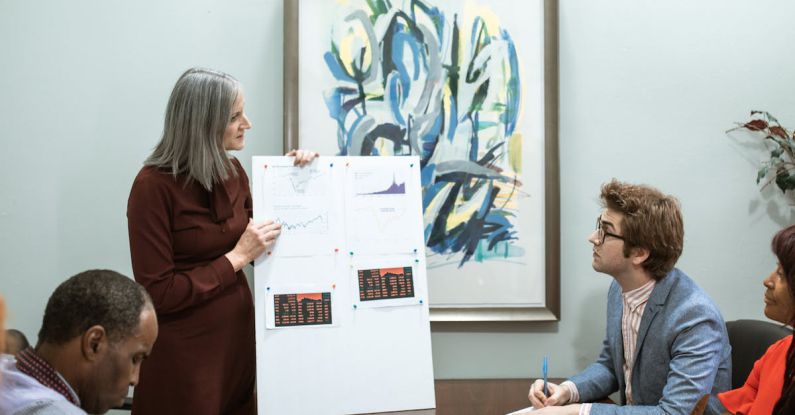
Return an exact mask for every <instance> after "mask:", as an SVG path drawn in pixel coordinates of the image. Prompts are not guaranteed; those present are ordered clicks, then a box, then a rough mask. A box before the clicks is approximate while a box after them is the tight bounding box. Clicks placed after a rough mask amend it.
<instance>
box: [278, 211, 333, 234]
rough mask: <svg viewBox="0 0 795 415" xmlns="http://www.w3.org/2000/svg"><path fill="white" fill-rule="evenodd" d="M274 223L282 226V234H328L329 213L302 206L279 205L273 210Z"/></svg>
mask: <svg viewBox="0 0 795 415" xmlns="http://www.w3.org/2000/svg"><path fill="white" fill-rule="evenodd" d="M273 212H274V214H275V215H276V217H275V218H274V219H273V221H274V222H276V223H278V224H280V225H282V234H284V235H289V234H315V235H317V234H326V233H328V230H329V227H328V216H329V213H328V211H324V210H320V209H312V208H308V207H305V206H300V205H277V206H274V210H273Z"/></svg>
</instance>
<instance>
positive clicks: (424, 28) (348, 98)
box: [285, 0, 559, 320]
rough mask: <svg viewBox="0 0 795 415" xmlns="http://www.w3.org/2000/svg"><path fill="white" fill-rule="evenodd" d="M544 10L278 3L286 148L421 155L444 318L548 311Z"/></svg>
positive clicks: (499, 2) (500, 4)
mask: <svg viewBox="0 0 795 415" xmlns="http://www.w3.org/2000/svg"><path fill="white" fill-rule="evenodd" d="M554 6H555V4H554V3H553V2H551V1H547V2H543V1H526V2H525V1H509V0H490V1H485V0H484V1H475V0H470V1H455V0H392V1H390V0H344V1H343V0H339V1H336V0H321V1H306V0H304V1H301V2H300V8H299V2H298V1H291V2H286V3H285V44H286V47H285V79H286V83H285V111H287V112H288V113H290V112H291V109H290V107H291V106H293V108H295V109H294V110H293V111H292V112H297V114H286V120H287V123H290V122H291V121H290V118H291V115H292V117H293V118H292V125H287V124H285V134H286V145H288V144H289V147H296V146H298V145H299V144H300V145H301V146H302V147H306V148H309V147H311V148H313V149H318V150H320V152H321V154H329V155H348V156H402V155H416V156H419V157H420V160H421V172H422V177H421V181H422V187H423V212H424V229H423V231H424V235H425V242H426V250H427V258H428V267H429V287H430V288H429V289H430V300H431V306H432V307H433V310H434V311H439V313H437V314H446V315H448V316H452V317H449V318H444V319H457V318H456V316H460V314H461V312H462V311H464V314H466V315H467V316H468V317H463V319H466V320H471V319H473V318H472V316H476V317H477V316H480V317H481V318H482V319H502V318H499V317H497V318H491V317H483V316H484V315H495V313H496V314H507V313H511V314H512V315H516V312H517V310H520V309H523V310H525V311H527V310H535V311H539V310H542V311H545V313H541V314H544V315H546V318H531V319H549V315H550V314H552V315H554V316H555V317H556V315H557V314H558V313H557V310H556V308H557V301H556V299H554V298H553V299H550V298H549V297H550V294H551V295H552V296H553V297H554V296H556V295H557V286H558V285H557V284H559V282H558V278H557V275H556V274H557V269H558V265H557V255H556V254H557V247H553V248H552V252H550V246H549V245H550V243H549V242H550V239H552V240H553V241H557V232H558V227H557V222H556V221H557V212H555V213H554V214H553V215H552V216H553V217H552V218H551V219H553V220H552V222H554V223H550V215H549V214H548V213H549V212H547V210H548V204H549V202H550V198H554V199H555V200H553V202H555V203H553V205H555V209H556V205H557V203H556V202H557V199H556V198H557V164H556V161H557V160H556V155H557V153H556V150H557V147H556V145H557V141H556V137H555V134H556V131H550V130H554V128H550V126H549V125H548V124H549V120H550V119H551V118H550V116H551V115H554V116H556V114H557V112H556V111H557V109H556V107H555V108H550V105H549V102H550V99H548V98H549V95H554V94H556V85H553V86H552V87H550V84H551V83H550V79H549V78H550V73H549V72H550V67H552V68H553V69H555V68H554V67H555V65H550V63H551V62H549V58H548V55H550V53H548V52H549V51H548V48H549V45H550V43H551V42H550V40H554V39H550V36H552V35H555V39H556V32H555V31H554V30H556V27H554V24H551V23H550V22H553V23H554V20H553V19H550V16H549V13H550V9H552V11H553V12H554ZM545 12H546V13H545ZM293 14H294V15H293ZM553 14H554V13H553ZM295 20H297V21H295ZM291 21H292V22H291ZM550 25H552V26H553V27H549V26H550ZM293 36H295V37H298V39H292V38H291V37H293ZM290 42H294V43H295V46H294V48H293V47H291V46H290ZM555 48H556V46H555ZM292 52H295V55H294V56H295V58H292V57H291V56H292ZM551 56H556V55H554V54H552V55H551ZM290 65H295V68H292V69H291V68H290ZM555 70H556V69H555ZM553 75H555V76H553V77H554V78H555V79H556V74H553ZM553 98H555V99H556V96H554V97H553ZM553 101H554V100H553ZM555 102H556V101H555ZM550 111H551V112H552V114H549V113H548V112H550ZM553 127H554V126H553ZM550 148H552V150H553V151H552V152H553V153H554V154H553V155H554V156H555V157H554V158H552V160H550V159H551V157H550V154H549V153H550ZM550 161H551V162H552V166H550ZM552 168H554V169H552ZM550 170H554V171H553V172H552V173H553V174H550ZM550 191H551V192H550ZM550 233H552V234H554V236H553V237H552V238H550ZM550 255H551V256H552V257H553V258H552V259H551V260H550V258H549V256H550ZM550 268H551V269H550ZM552 274H554V275H552ZM551 302H552V303H555V304H550V303H551ZM444 310H447V311H448V312H447V313H442V312H443V311H444ZM451 310H452V313H450V311H451ZM489 310H490V311H489ZM506 310H507V312H506ZM525 314H527V313H525ZM530 314H533V313H530ZM535 314H536V315H538V313H535ZM474 319H478V318H474Z"/></svg>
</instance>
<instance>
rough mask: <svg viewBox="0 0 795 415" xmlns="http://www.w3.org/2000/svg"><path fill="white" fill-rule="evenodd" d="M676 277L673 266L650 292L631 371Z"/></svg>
mask: <svg viewBox="0 0 795 415" xmlns="http://www.w3.org/2000/svg"><path fill="white" fill-rule="evenodd" d="M678 277H679V274H678V270H677V269H676V268H674V269H673V270H672V271H671V272H669V273H668V275H666V276H665V277H664V278H663V279H661V280H660V281H657V284H655V286H654V289H653V290H652V292H651V296H650V297H649V301H648V302H647V303H646V308H645V309H644V310H643V317H641V319H640V327H638V341H637V343H636V344H635V356H634V362H635V363H634V365H633V366H634V367H633V368H632V371H633V372H635V369H636V368H637V364H638V355H639V354H640V351H641V349H642V348H643V341H644V340H646V334H648V333H649V327H651V323H652V321H654V317H656V316H657V313H658V312H659V311H660V309H661V308H662V307H663V306H664V305H665V302H666V300H668V294H669V293H670V292H671V287H673V286H674V284H675V283H676V280H677V279H678ZM633 386H634V385H633Z"/></svg>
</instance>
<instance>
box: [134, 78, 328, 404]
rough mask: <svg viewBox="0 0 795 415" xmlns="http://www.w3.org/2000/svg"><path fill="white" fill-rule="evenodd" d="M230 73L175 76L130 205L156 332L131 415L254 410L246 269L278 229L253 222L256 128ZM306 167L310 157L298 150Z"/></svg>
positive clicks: (138, 276)
mask: <svg viewBox="0 0 795 415" xmlns="http://www.w3.org/2000/svg"><path fill="white" fill-rule="evenodd" d="M243 105H244V100H243V91H242V89H241V88H240V84H239V83H238V82H237V80H235V79H234V78H232V77H231V76H229V75H227V74H224V73H222V72H217V71H212V70H208V69H198V68H194V69H190V70H188V71H187V72H185V73H184V74H183V75H182V76H181V77H180V78H179V80H178V81H177V83H176V85H175V86H174V90H173V91H172V93H171V98H170V99H169V102H168V107H167V109H166V117H165V124H164V127H163V136H162V138H161V140H160V143H159V144H158V145H157V147H156V148H155V149H154V151H153V152H152V154H151V155H150V156H149V158H147V159H146V161H145V162H144V167H143V168H142V169H141V171H140V172H139V173H138V176H137V177H136V178H135V181H134V182H133V186H132V190H131V191H130V198H129V200H128V204H127V219H128V230H129V236H130V254H131V257H132V267H133V273H134V275H135V280H136V281H138V282H139V283H140V284H141V285H143V286H144V287H145V288H146V290H147V291H148V292H149V294H150V296H151V297H152V301H153V303H154V305H155V309H156V311H157V318H158V321H159V323H160V336H159V337H158V339H157V342H156V343H155V345H154V348H153V350H152V353H151V355H150V357H149V358H148V359H147V360H146V362H144V363H143V365H142V367H141V373H140V382H139V384H138V386H136V387H135V393H134V396H133V409H132V412H133V414H136V415H138V414H141V415H149V414H169V415H174V414H186V415H187V414H190V415H202V414H206V415H219V414H254V413H255V412H256V405H255V400H254V379H255V375H256V365H255V346H254V306H253V302H252V298H251V291H250V290H249V288H248V284H247V282H246V276H245V274H244V273H243V267H244V266H245V265H246V264H248V263H249V262H251V261H253V260H254V259H255V258H257V257H259V256H260V255H261V254H262V253H263V252H264V251H265V250H266V249H267V248H268V247H269V246H271V245H272V244H273V243H274V241H275V239H276V237H278V236H279V232H280V226H279V225H278V224H276V223H274V222H272V221H263V222H251V219H250V218H251V214H252V201H251V192H250V190H249V184H248V177H247V176H246V172H245V170H243V167H242V166H241V165H240V162H238V161H237V159H235V158H234V157H230V156H229V155H228V154H227V152H228V151H231V150H241V149H242V148H243V147H244V145H245V133H246V130H248V129H250V128H251V123H250V122H249V120H248V117H246V114H245V111H244V109H243ZM287 155H291V156H295V158H296V164H298V165H304V164H306V163H308V162H310V161H311V160H312V159H313V158H314V157H315V156H316V153H314V152H307V151H301V150H299V151H291V152H290V153H288V154H287Z"/></svg>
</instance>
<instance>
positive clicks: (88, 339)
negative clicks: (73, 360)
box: [80, 326, 108, 361]
mask: <svg viewBox="0 0 795 415" xmlns="http://www.w3.org/2000/svg"><path fill="white" fill-rule="evenodd" d="M80 348H81V350H82V352H83V357H85V358H86V359H87V360H89V361H94V360H96V359H97V358H99V357H100V356H101V355H103V354H104V353H105V351H106V350H107V348H108V335H107V333H106V332H105V328H104V327H102V326H91V327H89V328H88V330H86V331H85V333H83V336H82V339H81V342H80Z"/></svg>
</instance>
